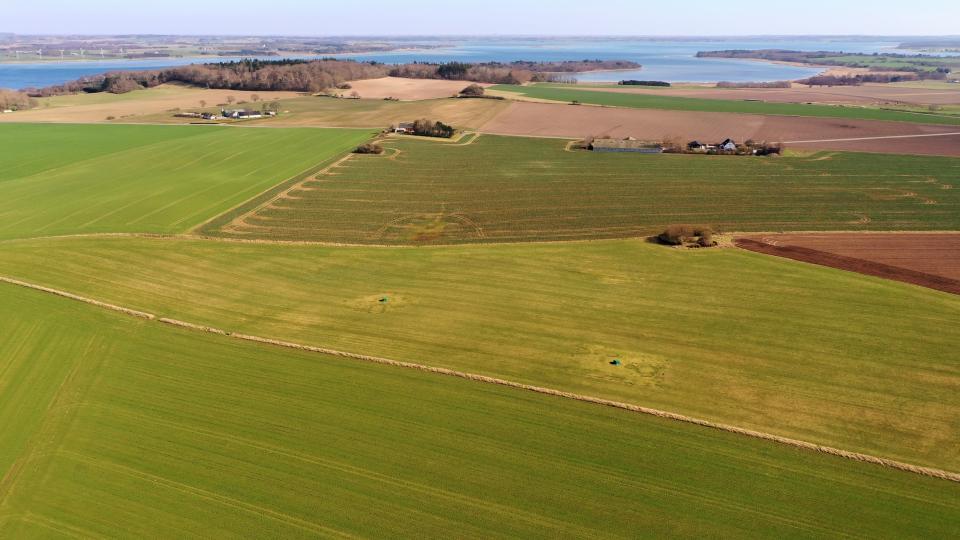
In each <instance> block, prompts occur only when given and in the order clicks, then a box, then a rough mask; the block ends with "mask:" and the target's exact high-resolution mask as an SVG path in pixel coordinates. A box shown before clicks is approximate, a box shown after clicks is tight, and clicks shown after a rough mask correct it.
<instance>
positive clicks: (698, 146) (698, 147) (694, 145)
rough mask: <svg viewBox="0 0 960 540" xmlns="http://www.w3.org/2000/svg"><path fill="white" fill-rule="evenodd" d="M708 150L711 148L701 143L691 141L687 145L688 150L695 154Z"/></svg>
mask: <svg viewBox="0 0 960 540" xmlns="http://www.w3.org/2000/svg"><path fill="white" fill-rule="evenodd" d="M707 148H709V147H708V146H707V145H705V144H703V143H702V142H700V141H690V142H689V143H688V144H687V150H690V151H693V152H704V151H706V150H707Z"/></svg>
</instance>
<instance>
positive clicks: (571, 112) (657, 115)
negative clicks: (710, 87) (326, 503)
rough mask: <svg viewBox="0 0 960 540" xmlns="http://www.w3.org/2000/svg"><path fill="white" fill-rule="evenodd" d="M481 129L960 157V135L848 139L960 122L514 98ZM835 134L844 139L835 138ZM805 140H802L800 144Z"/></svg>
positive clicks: (952, 129) (947, 129)
mask: <svg viewBox="0 0 960 540" xmlns="http://www.w3.org/2000/svg"><path fill="white" fill-rule="evenodd" d="M482 131H484V132H486V133H493V134H500V135H526V136H553V137H570V138H582V137H587V136H597V137H599V136H611V137H628V136H632V137H637V138H640V139H653V140H659V139H663V138H665V137H679V138H681V139H685V140H693V139H697V140H700V141H703V142H715V141H722V140H724V139H726V138H728V137H730V138H733V139H735V140H738V141H744V140H746V139H755V140H758V141H759V140H765V141H771V142H772V141H786V142H790V143H791V145H790V146H791V147H792V148H801V149H813V150H846V151H854V152H883V153H894V154H921V155H943V156H960V144H958V143H960V136H958V135H951V136H936V137H919V138H895V139H870V140H847V139H859V138H870V137H902V136H915V135H932V134H944V133H960V127H958V126H942V125H929V124H912V123H907V122H880V121H876V120H851V119H847V118H816V117H796V116H764V115H758V114H733V113H712V112H691V111H663V110H654V109H622V108H612V107H593V106H579V107H577V106H571V105H566V104H559V103H557V104H553V103H529V102H514V103H511V104H510V105H509V106H508V107H507V108H506V110H504V111H503V112H502V113H500V114H499V115H497V116H496V117H495V118H493V119H492V120H490V121H489V122H487V123H486V124H485V125H484V126H483V128H482ZM835 139H844V140H842V141H837V140H835ZM797 141H804V142H797Z"/></svg>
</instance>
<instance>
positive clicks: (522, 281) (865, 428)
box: [0, 238, 960, 470]
mask: <svg viewBox="0 0 960 540" xmlns="http://www.w3.org/2000/svg"><path fill="white" fill-rule="evenodd" d="M0 275H7V276H11V277H16V278H19V279H28V280H31V281H34V282H37V283H41V284H45V285H48V286H53V287H57V288H61V289H64V290H68V291H72V292H75V293H79V294H83V295H87V296H91V297H94V298H98V299H102V300H106V301H109V302H113V303H117V304H121V305H125V306H130V307H134V308H137V309H143V310H146V311H150V312H153V313H157V314H158V315H161V316H170V317H174V318H179V319H183V320H187V321H193V322H198V323H203V324H208V325H211V326H216V327H219V328H224V329H226V330H230V331H236V332H243V333H249V334H255V335H261V336H268V337H275V338H280V339H286V340H289V341H294V342H299V343H306V344H312V345H318V346H324V347H330V348H335V349H339V350H345V351H350V352H357V353H364V354H371V355H379V356H386V357H389V358H394V359H398V360H405V361H412V362H419V363H424V364H429V365H436V366H444V367H450V368H455V369H461V370H464V371H471V372H476V373H483V374H489V375H496V376H500V377H502V378H506V379H511V380H517V381H522V382H526V383H531V384H536V385H542V386H548V387H552V388H558V389H563V390H569V391H573V392H577V393H581V394H588V395H595V396H603V397H608V398H614V399H618V400H622V401H627V402H630V403H636V404H640V405H647V406H652V407H657V408H661V409H665V410H671V411H676V412H681V413H686V414H689V415H692V416H698V417H703V418H707V419H712V420H718V421H723V422H726V423H730V424H734V425H740V426H745V427H750V428H754V429H757V430H760V431H767V432H773V433H778V434H782V435H787V436H792V437H796V438H800V439H804V440H810V441H815V442H820V443H824V444H829V445H833V446H837V447H840V448H845V449H852V450H858V451H863V452H866V453H872V454H876V455H881V456H887V457H892V458H896V459H900V460H903V461H907V462H911V463H919V464H924V465H931V466H936V467H941V468H946V469H949V470H960V449H958V448H957V446H956V445H955V444H954V441H956V440H958V439H960V363H958V361H957V356H956V350H955V349H956V343H957V341H958V340H960V326H958V325H957V324H956V321H957V320H958V319H960V297H956V296H952V295H949V294H946V293H940V292H935V291H931V290H928V289H923V288H920V287H914V286H910V285H905V284H901V283H896V282H890V281H885V280H881V279H876V278H869V277H863V276H859V275H856V274H852V273H848V272H843V271H838V270H832V269H828V268H823V267H818V266H811V265H805V264H800V263H795V262H791V261H785V260H782V259H776V258H769V257H766V256H763V255H758V254H754V253H749V252H744V251H740V250H736V249H721V250H709V251H690V250H675V249H669V248H664V247H661V246H656V245H652V244H648V243H645V242H643V241H640V240H623V241H606V242H591V243H570V244H502V245H484V246H456V247H437V248H361V247H358V248H332V247H331V248H327V247H317V246H296V245H288V246H277V245H259V244H239V243H235V242H221V241H212V240H208V241H203V240H163V239H132V238H73V239H50V240H30V241H17V242H8V243H4V244H0ZM384 298H385V299H386V301H385V302H381V299H384ZM614 359H620V360H621V361H622V362H623V364H624V365H623V366H620V367H617V366H611V365H610V362H611V361H613V360H614Z"/></svg>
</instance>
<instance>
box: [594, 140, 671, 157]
mask: <svg viewBox="0 0 960 540" xmlns="http://www.w3.org/2000/svg"><path fill="white" fill-rule="evenodd" d="M587 148H588V149H589V150H592V151H594V152H634V153H638V154H660V153H663V146H661V145H660V144H659V143H652V142H646V141H638V140H636V139H634V138H632V137H628V138H626V139H594V140H593V142H591V143H590V145H589V146H588V147H587Z"/></svg>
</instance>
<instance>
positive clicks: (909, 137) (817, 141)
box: [784, 132, 960, 144]
mask: <svg viewBox="0 0 960 540" xmlns="http://www.w3.org/2000/svg"><path fill="white" fill-rule="evenodd" d="M957 135H960V132H953V133H924V134H921V135H883V136H880V137H854V138H850V139H817V140H810V141H784V144H803V143H824V142H846V141H878V140H882V139H918V138H921V137H954V136H957Z"/></svg>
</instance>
